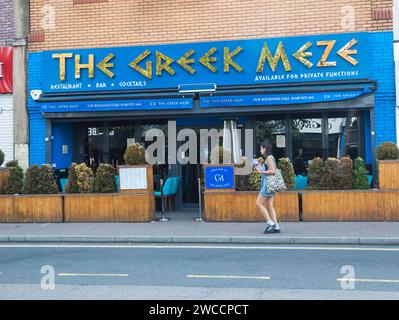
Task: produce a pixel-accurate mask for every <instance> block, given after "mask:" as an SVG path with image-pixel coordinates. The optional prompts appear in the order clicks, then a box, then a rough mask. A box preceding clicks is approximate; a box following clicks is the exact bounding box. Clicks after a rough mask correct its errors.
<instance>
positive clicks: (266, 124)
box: [254, 120, 287, 160]
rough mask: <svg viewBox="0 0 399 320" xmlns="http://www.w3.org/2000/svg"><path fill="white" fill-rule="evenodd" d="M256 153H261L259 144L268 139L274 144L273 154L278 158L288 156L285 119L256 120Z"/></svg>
mask: <svg viewBox="0 0 399 320" xmlns="http://www.w3.org/2000/svg"><path fill="white" fill-rule="evenodd" d="M255 135H256V146H255V149H254V153H255V155H259V146H260V145H261V144H262V143H264V142H265V141H266V140H269V141H271V142H272V144H273V151H272V152H273V155H274V157H275V158H276V159H277V160H278V159H279V158H283V157H285V156H286V147H287V146H286V139H285V138H286V137H285V124H284V120H264V121H256V122H255Z"/></svg>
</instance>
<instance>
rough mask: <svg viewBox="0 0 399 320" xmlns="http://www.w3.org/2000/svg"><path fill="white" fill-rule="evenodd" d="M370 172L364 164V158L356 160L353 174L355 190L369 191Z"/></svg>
mask: <svg viewBox="0 0 399 320" xmlns="http://www.w3.org/2000/svg"><path fill="white" fill-rule="evenodd" d="M368 173H369V172H368V170H367V169H366V165H365V164H364V160H363V159H362V158H360V157H359V158H357V159H356V160H355V171H354V173H353V188H354V189H359V190H362V189H368V188H369V181H368V178H367V174H368Z"/></svg>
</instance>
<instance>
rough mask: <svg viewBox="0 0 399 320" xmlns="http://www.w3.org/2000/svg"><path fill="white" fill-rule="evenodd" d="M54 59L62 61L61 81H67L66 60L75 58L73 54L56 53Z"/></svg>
mask: <svg viewBox="0 0 399 320" xmlns="http://www.w3.org/2000/svg"><path fill="white" fill-rule="evenodd" d="M52 58H53V59H60V80H61V81H65V80H66V59H68V58H73V54H72V53H54V54H53V55H52Z"/></svg>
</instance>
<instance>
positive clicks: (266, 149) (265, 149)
mask: <svg viewBox="0 0 399 320" xmlns="http://www.w3.org/2000/svg"><path fill="white" fill-rule="evenodd" d="M260 153H261V154H262V158H263V159H264V162H263V163H262V164H259V165H258V167H257V172H258V173H259V174H261V175H262V178H261V188H260V192H259V196H258V199H257V201H256V206H257V207H258V208H259V211H260V212H261V214H262V215H263V216H264V217H265V219H266V221H267V225H266V229H265V231H264V233H279V232H281V229H280V227H279V225H278V223H277V217H276V211H275V210H274V207H273V201H274V195H275V193H274V192H270V193H268V192H267V178H268V176H269V175H273V174H275V173H276V170H277V168H276V160H275V159H274V156H273V154H272V144H271V143H270V142H269V141H266V142H265V143H263V144H262V145H261V146H260Z"/></svg>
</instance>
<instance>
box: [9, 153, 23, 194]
mask: <svg viewBox="0 0 399 320" xmlns="http://www.w3.org/2000/svg"><path fill="white" fill-rule="evenodd" d="M6 166H7V167H8V168H10V175H9V177H8V179H7V182H6V185H5V187H4V193H5V194H21V193H22V189H23V187H24V171H23V170H22V168H21V167H20V166H19V165H18V161H16V160H13V161H10V162H8V163H7V164H6Z"/></svg>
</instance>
